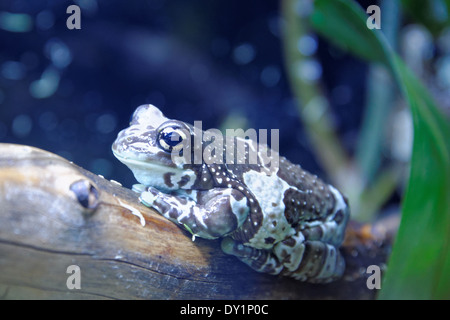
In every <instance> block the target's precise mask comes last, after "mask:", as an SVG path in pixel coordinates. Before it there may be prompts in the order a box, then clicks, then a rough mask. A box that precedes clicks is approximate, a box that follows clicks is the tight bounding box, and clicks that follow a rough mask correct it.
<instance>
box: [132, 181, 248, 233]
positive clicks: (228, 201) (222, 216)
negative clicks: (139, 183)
mask: <svg viewBox="0 0 450 320" xmlns="http://www.w3.org/2000/svg"><path fill="white" fill-rule="evenodd" d="M140 200H141V202H142V203H143V204H144V205H146V206H148V207H152V208H154V209H156V210H157V211H158V212H159V213H160V214H161V215H163V216H164V217H166V218H167V219H169V220H171V221H173V222H175V223H177V224H179V225H181V226H184V227H185V228H186V229H187V230H188V231H190V232H191V233H192V234H193V235H194V236H197V237H201V238H205V239H217V238H219V237H222V236H224V235H227V234H229V233H231V232H233V231H234V230H236V229H237V228H238V227H240V226H241V225H242V223H243V221H244V220H245V219H246V218H247V215H248V212H249V208H248V204H247V198H245V197H244V196H243V194H242V193H241V192H239V191H237V190H235V189H231V188H215V189H212V190H208V191H190V192H186V193H183V194H180V193H178V194H166V193H162V192H160V191H158V190H157V189H155V188H152V187H149V188H148V190H147V191H144V192H142V193H141V197H140Z"/></svg>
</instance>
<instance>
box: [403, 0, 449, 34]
mask: <svg viewBox="0 0 450 320" xmlns="http://www.w3.org/2000/svg"><path fill="white" fill-rule="evenodd" d="M402 5H403V7H404V8H405V10H406V11H407V12H408V13H409V14H410V15H411V16H412V17H413V18H414V20H416V21H418V22H420V23H422V24H423V25H424V26H425V27H426V28H427V29H428V30H429V31H430V32H431V33H432V34H434V35H437V34H439V33H440V32H441V31H442V30H443V29H444V28H446V27H448V26H450V23H449V19H448V18H449V16H448V15H449V13H450V0H427V1H417V0H402Z"/></svg>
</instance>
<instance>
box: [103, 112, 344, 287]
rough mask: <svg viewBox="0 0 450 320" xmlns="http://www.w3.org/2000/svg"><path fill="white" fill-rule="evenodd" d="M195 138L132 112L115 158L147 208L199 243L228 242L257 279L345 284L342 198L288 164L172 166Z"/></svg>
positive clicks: (160, 119)
mask: <svg viewBox="0 0 450 320" xmlns="http://www.w3.org/2000/svg"><path fill="white" fill-rule="evenodd" d="M196 134H198V132H196V131H195V130H194V127H193V126H191V125H189V124H186V123H184V122H181V121H176V120H170V119H168V118H166V117H165V116H164V115H163V114H162V113H161V111H160V110H159V109H158V108H156V107H154V106H152V105H142V106H140V107H139V108H138V109H137V110H136V111H135V112H134V114H133V117H132V120H131V123H130V126H129V127H128V128H126V129H124V130H122V131H121V132H120V133H119V135H118V137H117V139H116V141H115V142H114V144H113V146H112V150H113V153H114V155H115V156H116V157H117V158H118V159H119V160H120V161H121V162H122V163H124V164H125V165H127V166H128V167H129V168H130V169H131V170H132V172H133V173H134V176H135V178H136V180H137V181H138V182H139V183H140V185H136V186H134V188H133V189H134V190H135V191H138V192H140V193H141V197H140V199H141V202H142V203H144V204H145V205H147V206H150V207H153V208H154V209H155V210H157V211H158V212H159V213H160V214H161V215H163V216H164V217H166V218H168V219H170V220H171V221H173V222H175V223H177V224H179V225H180V226H182V227H184V228H185V229H187V230H188V231H189V232H191V233H192V234H193V236H196V237H202V238H206V239H216V238H223V240H222V249H223V251H224V252H225V253H227V254H231V255H234V256H236V257H237V258H239V259H240V260H241V261H243V262H245V263H246V264H248V265H249V266H250V267H251V268H253V269H255V270H257V271H259V272H266V273H269V274H274V275H277V274H281V275H287V276H291V277H293V278H295V279H298V280H302V281H309V282H330V281H333V280H335V279H337V278H339V277H341V276H342V274H343V272H344V268H345V263H344V260H343V258H342V256H341V254H340V252H339V246H340V245H341V243H342V241H343V237H344V232H345V228H346V225H347V221H348V219H349V214H350V212H349V207H348V205H347V200H346V198H345V197H344V196H343V195H342V194H341V193H340V192H339V191H338V190H336V189H335V188H334V187H333V186H331V185H329V184H326V183H324V182H323V181H322V180H320V179H318V178H317V176H315V175H312V174H310V173H308V172H306V171H305V170H303V169H302V168H301V167H300V166H299V165H294V164H292V163H291V162H289V161H288V160H287V159H285V158H284V157H279V165H277V166H276V167H274V166H271V167H270V168H269V167H268V165H267V164H264V161H262V160H261V161H260V158H259V157H258V162H257V164H248V162H249V161H245V160H246V159H237V160H241V162H239V161H235V162H234V163H235V164H225V163H212V164H211V163H206V162H205V161H203V162H201V163H198V164H195V163H189V162H183V161H173V160H172V157H171V152H173V151H174V150H177V149H176V148H178V147H179V146H181V145H182V143H181V142H182V141H183V140H186V139H193V138H194V137H195V135H196ZM174 136H175V137H176V138H175V139H174ZM233 139H240V138H233ZM235 141H236V140H235ZM242 141H244V140H241V142H242ZM245 143H247V144H248V146H249V148H252V149H254V148H255V147H258V146H257V145H256V143H254V142H252V141H251V140H245ZM206 146H207V143H203V144H201V145H200V147H201V148H202V149H203V150H204V148H205V147H206ZM194 149H195V148H191V150H190V151H191V152H194V151H195V150H194ZM186 150H188V151H184V152H189V149H187V148H186ZM271 152H272V153H271V154H270V155H271V156H275V155H276V156H278V154H277V153H275V152H274V151H273V150H272V151H271ZM236 154H237V153H236ZM247 156H248V153H246V154H245V155H243V157H244V158H245V157H247ZM191 162H194V161H191ZM224 162H225V161H224Z"/></svg>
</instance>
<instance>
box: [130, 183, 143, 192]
mask: <svg viewBox="0 0 450 320" xmlns="http://www.w3.org/2000/svg"><path fill="white" fill-rule="evenodd" d="M131 190H133V191H134V192H136V193H139V194H141V193H142V192H145V191H146V190H147V187H146V186H145V185H144V184H141V183H136V184H133V185H132V186H131Z"/></svg>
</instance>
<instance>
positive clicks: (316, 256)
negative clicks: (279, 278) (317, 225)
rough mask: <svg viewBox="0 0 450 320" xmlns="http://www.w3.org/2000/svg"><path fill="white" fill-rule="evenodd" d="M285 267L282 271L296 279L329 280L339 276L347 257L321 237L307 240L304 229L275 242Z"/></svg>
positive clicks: (277, 255) (342, 271)
mask: <svg viewBox="0 0 450 320" xmlns="http://www.w3.org/2000/svg"><path fill="white" fill-rule="evenodd" d="M273 251H274V254H275V256H276V257H277V258H278V259H279V261H280V262H281V263H282V264H283V266H284V267H285V268H284V269H283V271H282V272H281V274H283V275H286V276H291V277H293V278H295V279H297V280H301V281H308V282H314V283H326V282H331V281H334V280H336V279H338V278H340V277H341V276H342V275H343V273H344V270H345V261H344V258H343V257H342V255H341V253H340V252H339V249H338V248H337V247H335V246H334V245H332V244H329V243H326V242H323V241H320V240H308V239H307V238H306V237H305V235H303V233H302V232H301V231H297V233H296V234H295V235H293V236H291V237H289V238H287V239H285V240H283V241H281V242H279V243H277V244H276V245H275V246H274V249H273Z"/></svg>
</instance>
